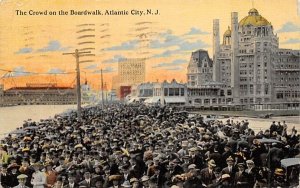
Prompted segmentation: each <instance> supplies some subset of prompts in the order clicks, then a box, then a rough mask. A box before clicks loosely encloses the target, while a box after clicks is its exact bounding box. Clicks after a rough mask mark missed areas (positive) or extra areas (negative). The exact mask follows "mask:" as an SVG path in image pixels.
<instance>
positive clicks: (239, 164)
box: [237, 163, 245, 168]
mask: <svg viewBox="0 0 300 188" xmlns="http://www.w3.org/2000/svg"><path fill="white" fill-rule="evenodd" d="M237 166H238V167H243V168H245V165H244V163H238V164H237Z"/></svg>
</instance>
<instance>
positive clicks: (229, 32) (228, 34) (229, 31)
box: [223, 26, 231, 37]
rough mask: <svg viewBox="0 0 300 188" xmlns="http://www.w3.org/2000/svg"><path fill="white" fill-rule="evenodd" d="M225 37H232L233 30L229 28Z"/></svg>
mask: <svg viewBox="0 0 300 188" xmlns="http://www.w3.org/2000/svg"><path fill="white" fill-rule="evenodd" d="M223 36H224V37H231V30H230V27H229V26H228V29H227V30H226V31H225V33H224V35H223Z"/></svg>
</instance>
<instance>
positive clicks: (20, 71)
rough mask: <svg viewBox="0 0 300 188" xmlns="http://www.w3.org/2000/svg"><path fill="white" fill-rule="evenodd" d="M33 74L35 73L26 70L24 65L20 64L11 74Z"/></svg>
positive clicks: (14, 75) (15, 75)
mask: <svg viewBox="0 0 300 188" xmlns="http://www.w3.org/2000/svg"><path fill="white" fill-rule="evenodd" d="M31 74H33V73H30V72H28V71H26V70H25V69H24V67H23V66H20V67H15V68H14V69H13V70H12V74H11V75H10V76H13V77H17V76H27V75H31Z"/></svg>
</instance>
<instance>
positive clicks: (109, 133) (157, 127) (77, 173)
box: [0, 104, 300, 188]
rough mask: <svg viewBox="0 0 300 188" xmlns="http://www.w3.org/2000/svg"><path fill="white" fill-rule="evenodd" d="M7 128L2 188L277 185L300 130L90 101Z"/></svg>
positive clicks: (0, 151)
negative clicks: (257, 129)
mask: <svg viewBox="0 0 300 188" xmlns="http://www.w3.org/2000/svg"><path fill="white" fill-rule="evenodd" d="M14 133H15V134H9V135H8V136H7V137H5V138H4V139H2V140H1V146H0V160H1V161H0V164H1V175H0V178H1V186H2V187H4V188H7V187H20V188H25V187H33V188H52V187H54V188H77V187H82V188H83V187H87V188H90V187H95V188H118V187H124V188H125V187H132V188H201V187H216V188H225V187H249V188H252V187H267V186H268V185H271V186H272V187H273V186H274V187H276V186H281V187H284V186H288V184H289V182H288V181H287V178H286V174H287V172H286V171H285V169H283V168H281V165H280V161H281V159H284V158H297V157H299V156H300V154H299V153H300V144H299V137H300V136H299V134H298V133H297V130H296V129H295V128H293V129H292V131H291V132H289V133H288V132H287V125H286V124H285V122H282V123H280V122H277V123H276V122H273V123H272V124H271V125H270V127H268V128H266V130H265V131H260V132H258V133H257V134H255V132H254V131H253V130H252V129H251V128H250V127H249V123H248V121H241V122H234V121H233V120H228V121H226V122H222V121H218V120H215V121H205V119H204V118H203V117H202V116H201V115H194V116H189V114H188V113H187V112H186V111H183V110H182V109H180V108H178V107H177V108H175V107H173V108H171V107H166V106H165V107H160V106H151V107H149V106H144V105H139V106H128V105H124V104H114V105H109V106H106V107H105V108H101V107H100V106H94V107H89V108H84V109H83V111H82V118H81V119H78V118H77V116H76V112H70V113H69V114H67V115H56V116H55V117H54V118H52V119H44V120H40V121H39V122H30V121H27V122H24V125H23V128H22V129H19V130H18V131H16V132H14ZM264 140H266V141H268V142H264ZM297 175H299V168H294V169H293V172H289V177H292V176H295V177H292V178H298V177H297Z"/></svg>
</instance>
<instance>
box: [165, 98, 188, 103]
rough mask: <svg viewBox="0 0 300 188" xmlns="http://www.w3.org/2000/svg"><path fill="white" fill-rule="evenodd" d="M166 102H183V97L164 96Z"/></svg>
mask: <svg viewBox="0 0 300 188" xmlns="http://www.w3.org/2000/svg"><path fill="white" fill-rule="evenodd" d="M165 101H166V103H167V104H168V103H185V97H165Z"/></svg>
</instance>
